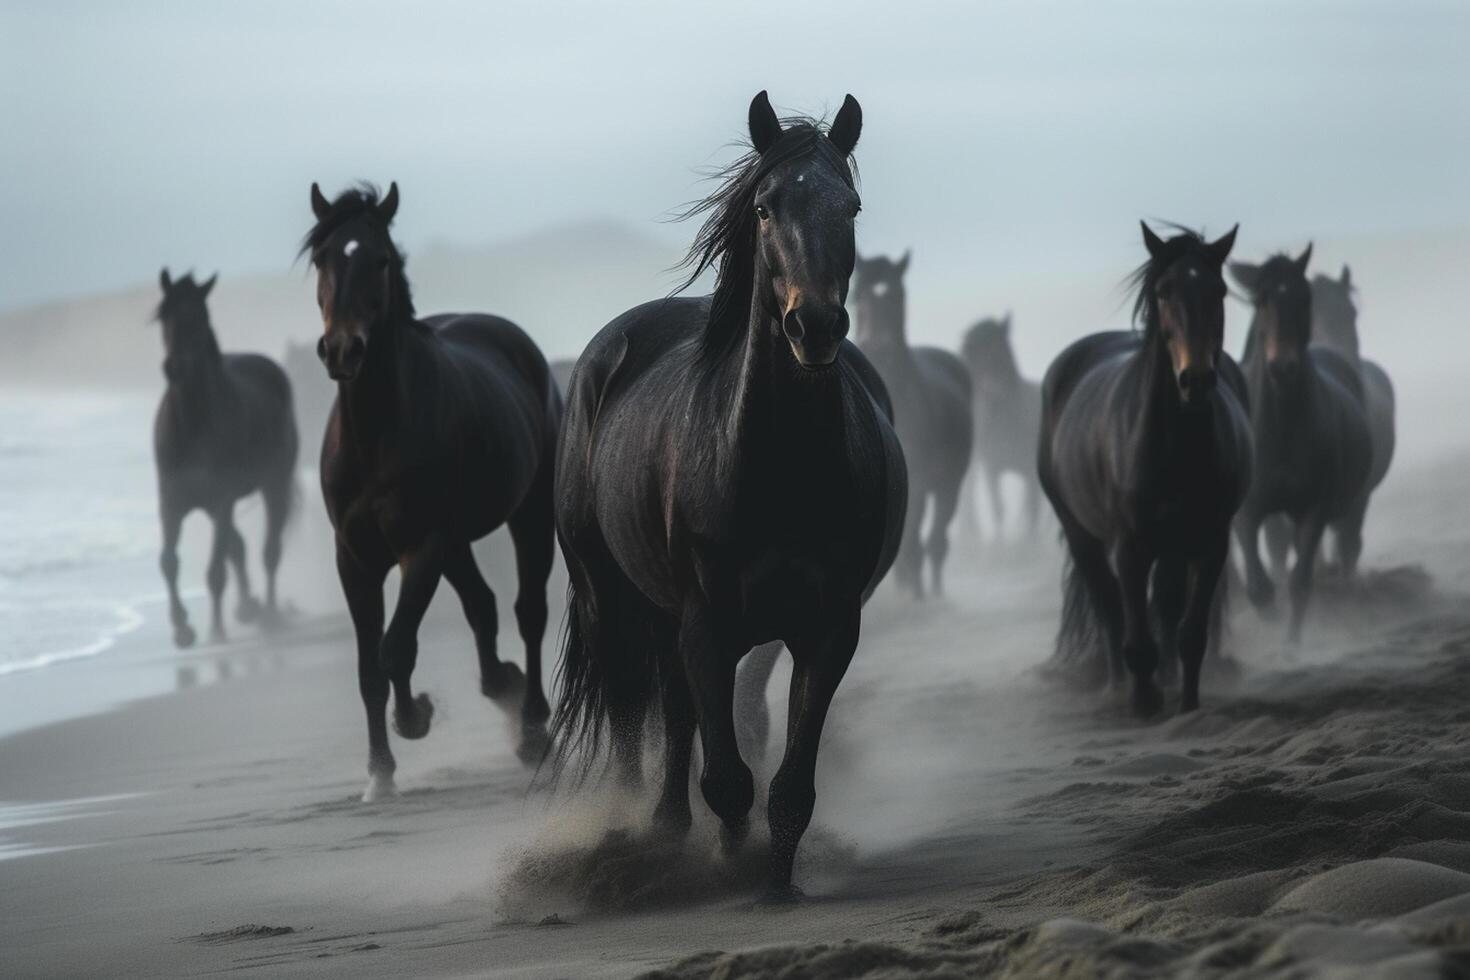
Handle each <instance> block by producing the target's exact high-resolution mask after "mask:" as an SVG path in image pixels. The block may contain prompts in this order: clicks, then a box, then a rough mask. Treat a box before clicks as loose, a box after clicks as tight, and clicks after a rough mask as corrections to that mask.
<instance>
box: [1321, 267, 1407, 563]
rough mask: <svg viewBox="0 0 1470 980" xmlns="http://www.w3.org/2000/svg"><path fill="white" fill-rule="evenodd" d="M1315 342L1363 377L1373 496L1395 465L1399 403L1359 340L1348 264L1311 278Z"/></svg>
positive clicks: (1342, 557) (1347, 556)
mask: <svg viewBox="0 0 1470 980" xmlns="http://www.w3.org/2000/svg"><path fill="white" fill-rule="evenodd" d="M1312 346H1314V347H1323V348H1326V349H1329V350H1334V351H1337V353H1339V354H1341V355H1342V356H1343V357H1344V358H1346V359H1347V361H1348V363H1349V364H1351V365H1353V367H1354V368H1356V369H1357V371H1358V375H1359V377H1360V378H1361V379H1362V383H1363V406H1364V408H1365V409H1366V410H1367V413H1368V430H1369V433H1370V434H1371V435H1372V437H1373V468H1372V469H1371V470H1370V472H1369V475H1368V491H1369V493H1370V494H1371V493H1372V492H1373V491H1374V490H1377V489H1378V485H1379V484H1380V483H1382V482H1383V478H1384V477H1385V476H1387V475H1388V469H1389V466H1390V465H1391V464H1392V463H1393V451H1394V443H1395V439H1396V432H1395V428H1396V426H1395V414H1396V406H1395V399H1394V391H1393V382H1392V381H1390V380H1389V378H1388V372H1387V371H1385V370H1383V368H1382V367H1381V366H1380V365H1379V364H1377V363H1376V362H1374V361H1370V360H1368V359H1367V358H1365V357H1363V356H1362V353H1361V348H1360V347H1359V344H1358V307H1357V304H1355V303H1354V302H1353V274H1352V271H1351V270H1350V269H1348V267H1347V266H1343V267H1342V274H1341V275H1340V276H1339V277H1338V278H1336V279H1334V278H1332V277H1331V276H1324V275H1316V276H1313V277H1312ZM1334 533H1335V529H1334ZM1360 543H1361V542H1360ZM1345 544H1346V542H1344V541H1343V539H1342V537H1341V535H1337V545H1338V547H1337V551H1338V555H1337V557H1338V560H1339V561H1340V562H1341V563H1342V566H1343V571H1345V572H1346V573H1347V574H1349V575H1351V574H1352V573H1353V572H1354V571H1355V570H1356V569H1357V563H1358V552H1356V551H1351V550H1350V549H1349V548H1347V547H1344V545H1345Z"/></svg>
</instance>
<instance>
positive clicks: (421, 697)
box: [393, 694, 434, 740]
mask: <svg viewBox="0 0 1470 980" xmlns="http://www.w3.org/2000/svg"><path fill="white" fill-rule="evenodd" d="M433 720H434V702H433V701H431V700H429V696H428V695H427V694H418V695H415V696H414V699H413V707H412V708H410V709H409V710H408V711H404V710H403V706H402V705H397V706H395V707H394V709H393V730H394V731H395V732H397V733H398V734H399V735H401V736H403V737H404V738H406V739H410V740H412V739H420V738H423V737H424V736H425V735H427V734H429V725H430V724H431V723H432V722H433Z"/></svg>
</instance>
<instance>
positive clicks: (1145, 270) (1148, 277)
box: [1124, 222, 1209, 337]
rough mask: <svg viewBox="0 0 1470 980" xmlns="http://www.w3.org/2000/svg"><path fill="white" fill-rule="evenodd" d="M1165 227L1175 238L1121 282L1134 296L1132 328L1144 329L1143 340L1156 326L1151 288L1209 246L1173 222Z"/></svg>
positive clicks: (1200, 237) (1156, 316) (1197, 234)
mask: <svg viewBox="0 0 1470 980" xmlns="http://www.w3.org/2000/svg"><path fill="white" fill-rule="evenodd" d="M1164 225H1165V226H1166V227H1168V228H1170V229H1172V230H1173V231H1174V232H1176V234H1175V235H1174V236H1173V237H1172V238H1169V239H1167V240H1166V241H1165V242H1164V246H1163V248H1162V249H1160V251H1159V254H1158V255H1150V256H1149V257H1148V261H1147V262H1145V263H1143V265H1141V266H1139V267H1138V268H1137V269H1135V270H1133V273H1132V274H1131V275H1129V276H1128V278H1127V279H1126V280H1124V283H1125V285H1126V286H1127V288H1128V289H1131V290H1133V291H1134V293H1135V296H1134V299H1133V324H1134V326H1135V327H1138V326H1140V325H1141V326H1142V327H1143V335H1144V336H1145V337H1152V336H1153V335H1154V334H1155V333H1156V332H1157V330H1158V326H1159V304H1158V303H1157V302H1156V301H1155V297H1154V287H1155V286H1157V285H1158V283H1159V279H1161V278H1162V277H1163V275H1164V273H1165V272H1167V271H1168V270H1169V267H1170V266H1172V265H1173V264H1174V263H1175V262H1178V261H1179V260H1180V259H1182V258H1184V257H1185V256H1186V255H1189V254H1191V253H1201V254H1202V253H1204V252H1205V250H1206V248H1207V247H1208V245H1209V243H1208V242H1206V241H1205V238H1204V236H1203V235H1202V234H1200V233H1199V232H1197V231H1195V230H1194V229H1193V228H1186V227H1185V226H1184V225H1176V224H1174V223H1173V222H1164Z"/></svg>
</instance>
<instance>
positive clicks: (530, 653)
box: [510, 465, 556, 762]
mask: <svg viewBox="0 0 1470 980" xmlns="http://www.w3.org/2000/svg"><path fill="white" fill-rule="evenodd" d="M544 469H545V470H546V477H547V478H546V485H545V486H543V487H536V488H532V490H531V495H530V497H529V498H528V499H527V500H526V502H525V503H523V504H522V505H521V509H520V510H519V511H517V512H516V513H515V515H513V516H512V517H511V519H510V537H511V540H512V541H513V542H515V546H516V582H517V592H516V604H515V611H516V626H517V627H518V628H519V629H520V633H521V642H523V643H524V644H525V645H526V690H525V698H524V701H523V702H522V704H521V753H522V755H521V757H522V759H523V760H527V761H529V760H530V759H531V758H532V757H534V758H535V761H537V762H540V761H541V756H542V755H544V754H545V752H546V750H547V749H548V748H550V746H551V740H550V737H549V736H548V735H547V733H546V721H547V719H549V718H550V717H551V705H549V704H548V703H547V702H546V689H545V688H544V687H543V685H542V683H541V639H542V637H543V636H545V635H546V619H547V611H546V580H547V579H548V578H550V577H551V563H552V559H553V557H554V556H555V553H556V526H555V524H554V521H553V516H552V512H551V511H552V500H553V499H554V498H553V495H552V492H551V484H550V474H551V466H550V465H547V466H545V467H544Z"/></svg>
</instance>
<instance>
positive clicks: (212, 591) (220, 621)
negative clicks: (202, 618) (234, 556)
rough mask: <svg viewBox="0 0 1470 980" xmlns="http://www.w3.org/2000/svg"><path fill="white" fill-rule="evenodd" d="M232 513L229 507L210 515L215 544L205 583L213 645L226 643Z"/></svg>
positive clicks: (205, 574)
mask: <svg viewBox="0 0 1470 980" xmlns="http://www.w3.org/2000/svg"><path fill="white" fill-rule="evenodd" d="M230 511H231V508H230V507H228V506H227V507H225V508H224V509H222V510H216V511H214V512H212V513H211V514H210V517H211V518H212V519H213V520H214V544H213V546H212V547H211V548H210V550H209V567H208V568H207V569H206V570H205V572H204V581H205V584H207V585H208V586H209V639H210V641H211V642H213V643H223V642H224V641H225V618H224V614H223V613H222V612H221V608H220V607H221V606H222V605H223V604H224V596H225V580H226V577H227V572H226V569H225V561H226V556H227V555H228V554H229V552H230V543H231V542H232V541H233V540H234V538H235V527H234V524H233V523H232V519H231V516H230Z"/></svg>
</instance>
